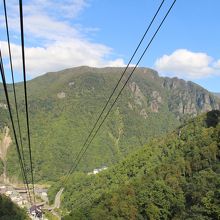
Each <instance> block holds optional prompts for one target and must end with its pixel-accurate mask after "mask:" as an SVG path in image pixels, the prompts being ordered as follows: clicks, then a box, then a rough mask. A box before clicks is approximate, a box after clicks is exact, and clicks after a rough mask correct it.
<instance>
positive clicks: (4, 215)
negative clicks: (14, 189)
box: [0, 194, 29, 220]
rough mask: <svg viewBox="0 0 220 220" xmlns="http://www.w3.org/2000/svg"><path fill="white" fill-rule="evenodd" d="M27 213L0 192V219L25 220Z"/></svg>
mask: <svg viewBox="0 0 220 220" xmlns="http://www.w3.org/2000/svg"><path fill="white" fill-rule="evenodd" d="M27 219H29V218H28V216H27V213H26V212H25V211H24V210H22V209H20V208H19V207H18V206H17V205H15V204H14V203H13V202H12V201H11V200H10V199H9V198H8V197H6V196H4V195H1V194H0V220H27Z"/></svg>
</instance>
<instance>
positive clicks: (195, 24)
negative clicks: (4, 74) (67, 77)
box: [0, 0, 220, 92]
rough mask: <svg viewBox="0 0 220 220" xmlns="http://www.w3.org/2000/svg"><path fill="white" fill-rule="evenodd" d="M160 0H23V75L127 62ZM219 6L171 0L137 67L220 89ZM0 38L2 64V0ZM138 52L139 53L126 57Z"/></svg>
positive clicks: (12, 18) (13, 22)
mask: <svg viewBox="0 0 220 220" xmlns="http://www.w3.org/2000/svg"><path fill="white" fill-rule="evenodd" d="M17 2H18V1H17V0H7V8H8V14H9V27H10V36H11V41H12V53H13V62H14V68H15V71H16V80H17V81H20V80H21V79H22V78H21V59H20V47H19V43H20V38H19V37H20V36H19V23H18V21H19V20H18V5H17ZM160 3H161V0H129V1H128V0H62V1H61V0H28V1H24V30H25V45H26V48H25V49H26V63H27V73H28V78H29V79H31V78H34V77H36V76H38V75H41V74H43V73H45V72H48V71H56V70H61V69H64V68H69V67H74V66H80V65H89V66H96V67H103V66H124V65H126V63H127V62H128V60H129V59H130V57H131V55H132V53H133V51H134V49H135V47H136V45H137V44H138V42H139V40H140V38H141V36H142V35H143V33H144V31H145V29H146V27H147V25H148V23H149V21H150V19H151V18H152V16H153V14H154V13H155V11H156V9H157V7H158V6H159V4H160ZM171 3H172V0H165V3H164V7H163V10H162V11H161V14H160V16H159V17H158V19H157V20H156V22H155V25H154V26H153V28H152V31H151V32H150V33H149V37H148V38H147V39H146V41H145V42H144V44H143V47H142V48H141V50H140V52H141V51H142V50H143V48H144V46H146V44H147V41H148V40H149V38H150V36H152V33H153V31H154V30H155V29H156V27H157V25H158V23H159V21H160V19H161V18H162V16H163V15H164V14H165V12H166V10H167V8H168V7H169V5H170V4H171ZM219 8H220V1H219V0H212V1H210V0H177V2H176V5H175V6H174V8H173V10H172V12H171V14H170V15H169V17H168V18H167V20H166V22H165V23H164V25H163V27H162V29H161V31H160V32H159V33H158V35H157V37H156V39H155V40H154V42H153V44H152V45H151V47H150V48H149V50H148V52H147V54H146V56H145V57H144V59H143V60H142V62H141V64H140V66H146V67H150V68H154V69H157V70H158V72H159V74H160V75H162V76H170V77H173V76H177V77H179V78H183V79H186V80H192V81H194V82H196V83H198V84H200V85H202V86H203V87H205V88H206V89H208V90H210V91H214V92H220V86H219V85H220V41H219V39H220V29H219V28H218V27H219V24H218V23H219V21H220V13H219ZM0 43H1V48H2V51H3V54H4V57H5V59H4V61H5V66H6V69H7V66H8V64H7V62H8V59H7V56H8V54H7V44H6V36H5V28H4V17H3V8H2V2H1V3H0ZM139 54H140V53H139ZM139 54H138V55H139ZM137 59H138V56H137V58H136V59H134V61H133V62H132V63H133V64H135V62H136V61H137ZM8 80H10V77H9V76H8Z"/></svg>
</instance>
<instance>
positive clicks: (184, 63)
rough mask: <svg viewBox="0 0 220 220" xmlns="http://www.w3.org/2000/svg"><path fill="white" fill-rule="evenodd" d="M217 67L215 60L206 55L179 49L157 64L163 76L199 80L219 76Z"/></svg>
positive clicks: (162, 58)
mask: <svg viewBox="0 0 220 220" xmlns="http://www.w3.org/2000/svg"><path fill="white" fill-rule="evenodd" d="M216 67H217V66H215V65H214V60H213V58H212V57H210V56H208V55H207V54H206V53H198V52H192V51H189V50H186V49H178V50H176V51H174V52H173V53H172V54H170V55H163V56H162V57H160V58H159V59H157V60H156V62H155V68H156V69H157V70H158V71H159V72H160V73H162V74H163V75H167V76H178V77H181V78H184V79H199V78H205V77H208V76H211V75H215V74H219V69H218V68H216ZM219 67H220V65H219Z"/></svg>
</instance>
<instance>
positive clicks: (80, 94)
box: [0, 66, 220, 180]
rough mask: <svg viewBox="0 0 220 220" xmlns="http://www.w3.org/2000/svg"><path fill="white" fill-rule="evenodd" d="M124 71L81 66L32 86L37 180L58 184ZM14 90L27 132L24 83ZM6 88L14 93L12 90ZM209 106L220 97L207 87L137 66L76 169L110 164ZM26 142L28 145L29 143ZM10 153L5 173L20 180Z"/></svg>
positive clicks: (0, 102)
mask: <svg viewBox="0 0 220 220" xmlns="http://www.w3.org/2000/svg"><path fill="white" fill-rule="evenodd" d="M123 70H124V68H113V67H108V68H91V67H85V66H84V67H76V68H71V69H66V70H63V71H59V72H54V73H47V74H45V75H42V76H39V77H37V78H35V79H33V80H30V81H28V83H27V86H28V104H29V114H30V124H31V142H32V148H33V155H34V166H35V172H36V180H42V179H43V180H45V179H46V180H56V179H57V178H59V177H60V176H61V175H63V173H65V172H66V171H67V170H68V169H69V168H70V166H71V165H72V162H73V160H74V156H75V155H76V153H77V152H78V151H79V150H80V149H81V147H82V144H83V142H84V140H85V138H86V136H87V135H88V133H89V131H90V129H91V127H92V125H93V124H94V122H95V120H96V119H97V117H98V115H99V113H100V111H101V109H102V108H103V106H104V104H105V102H106V100H107V98H108V97H109V95H110V93H111V91H112V90H113V88H114V86H115V84H116V82H117V80H118V79H119V77H120V74H121V73H122V71H123ZM131 70H132V69H131V68H129V69H128V73H129V72H130V71H131ZM123 82H124V80H123ZM120 86H122V84H120ZM16 89H17V93H18V104H19V113H20V117H21V126H22V131H23V132H25V129H26V124H25V118H24V112H25V109H24V104H23V96H22V95H23V85H22V84H21V83H18V84H16ZM9 90H10V95H11V94H12V93H11V92H12V89H11V87H9ZM117 91H118V90H117ZM0 92H1V94H2V95H1V97H0V110H1V111H0V128H1V129H2V131H3V129H4V127H5V126H9V127H10V123H9V121H8V118H7V106H6V107H5V99H4V96H3V90H2V87H1V85H0ZM114 97H115V96H114ZM12 103H13V102H12ZM212 109H220V100H219V99H218V98H217V97H215V96H214V95H213V94H211V93H210V92H208V91H207V90H205V89H203V88H202V87H200V86H198V85H196V84H194V83H192V82H186V81H184V80H180V79H177V78H167V77H165V78H163V77H159V75H158V73H157V72H156V71H154V70H152V69H148V68H137V70H136V71H135V73H134V76H133V77H132V79H131V81H130V82H129V83H128V85H127V87H126V88H125V90H124V91H123V93H122V95H121V97H120V98H119V100H118V102H117V104H116V106H115V107H114V109H113V111H112V112H111V114H110V115H109V118H108V120H106V122H105V124H104V125H103V127H102V129H101V130H100V132H99V133H98V135H97V137H96V138H95V139H94V141H93V142H92V144H91V147H90V148H89V150H88V152H87V154H86V156H85V158H84V159H83V161H82V162H81V163H80V165H79V167H78V169H79V170H83V171H86V172H89V171H91V170H93V169H94V168H97V167H102V166H109V165H111V164H112V163H115V162H117V161H119V160H120V159H121V158H123V157H124V156H125V155H127V154H128V153H129V152H131V151H133V150H134V149H136V147H140V146H142V145H143V144H144V143H146V141H147V140H148V139H149V138H152V137H155V136H158V135H160V134H164V133H166V132H167V131H170V130H172V129H174V128H175V127H176V126H178V125H179V124H180V120H185V118H188V117H192V116H196V115H198V114H200V113H203V112H207V111H209V110H212ZM0 138H1V137H0ZM23 138H24V140H23V141H24V144H25V146H26V144H27V138H26V137H23ZM0 141H1V139H0ZM8 152H9V153H8V155H7V158H8V161H7V167H8V173H9V175H10V176H12V175H13V176H16V175H18V174H17V167H15V158H16V152H15V150H14V147H10V148H9V150H8ZM25 153H26V154H27V149H26V150H25ZM0 170H2V169H1V163H0Z"/></svg>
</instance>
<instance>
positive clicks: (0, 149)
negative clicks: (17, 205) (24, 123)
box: [0, 127, 12, 182]
mask: <svg viewBox="0 0 220 220" xmlns="http://www.w3.org/2000/svg"><path fill="white" fill-rule="evenodd" d="M11 142H12V140H11V137H10V135H9V128H8V127H4V129H3V132H2V134H1V137H0V160H1V161H2V164H3V173H2V177H3V182H6V177H7V175H6V172H7V170H6V166H7V163H6V161H7V152H8V149H9V146H10V144H11ZM0 176H1V173H0Z"/></svg>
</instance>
